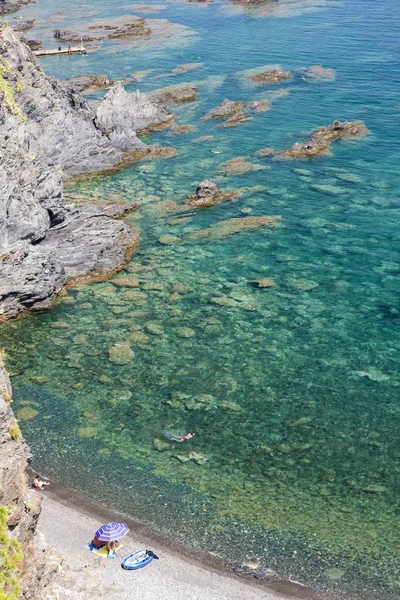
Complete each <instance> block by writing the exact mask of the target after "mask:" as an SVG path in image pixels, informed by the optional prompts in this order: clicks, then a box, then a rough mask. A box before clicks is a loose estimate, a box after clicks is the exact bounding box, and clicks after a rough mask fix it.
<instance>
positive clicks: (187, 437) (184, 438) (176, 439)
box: [171, 433, 196, 442]
mask: <svg viewBox="0 0 400 600" xmlns="http://www.w3.org/2000/svg"><path fill="white" fill-rule="evenodd" d="M194 435H196V434H195V433H186V434H185V435H180V436H175V437H173V438H171V440H174V442H186V441H187V440H190V439H191V438H192V437H193V436H194Z"/></svg>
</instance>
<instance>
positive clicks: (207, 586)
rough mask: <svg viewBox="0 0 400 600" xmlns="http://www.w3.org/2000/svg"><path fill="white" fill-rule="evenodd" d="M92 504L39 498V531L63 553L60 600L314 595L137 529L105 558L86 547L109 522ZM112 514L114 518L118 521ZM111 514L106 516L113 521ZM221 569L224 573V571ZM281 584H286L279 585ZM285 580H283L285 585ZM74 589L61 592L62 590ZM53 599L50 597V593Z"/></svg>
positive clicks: (250, 599) (245, 599) (259, 599)
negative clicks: (238, 571)
mask: <svg viewBox="0 0 400 600" xmlns="http://www.w3.org/2000/svg"><path fill="white" fill-rule="evenodd" d="M94 510H95V509H94V507H93V506H91V507H89V506H86V507H79V506H77V504H76V503H74V502H73V501H72V502H71V498H70V497H69V498H68V497H66V498H62V497H61V498H60V497H58V496H57V495H55V494H54V493H51V492H50V491H49V492H47V491H46V493H45V495H44V498H43V511H42V515H41V517H40V519H39V527H38V531H39V535H40V534H44V536H45V538H46V542H47V543H48V544H49V545H51V546H52V547H53V548H54V549H55V551H56V554H58V555H59V556H61V557H62V559H63V561H64V562H63V565H62V568H61V574H62V578H61V580H62V584H61V586H60V589H58V588H56V590H55V591H53V592H52V593H53V594H54V597H55V598H56V597H57V598H61V599H63V598H64V597H65V598H66V597H70V598H73V599H75V598H76V599H80V598H81V599H82V600H91V599H92V598H93V599H94V598H103V597H106V596H107V597H108V598H111V599H112V598H114V599H115V600H117V599H118V600H128V598H129V599H130V600H133V599H136V598H137V599H139V598H140V600H178V599H181V598H185V600H284V599H286V600H287V599H288V598H295V597H296V598H309V599H310V598H314V599H316V598H317V597H318V595H315V594H314V593H313V592H312V591H311V590H309V589H307V588H303V587H300V586H294V588H293V589H291V586H290V584H289V588H290V589H286V590H285V588H284V590H285V591H287V592H288V593H284V594H282V593H279V592H277V591H275V590H269V589H266V586H265V584H262V583H260V582H257V581H256V580H255V579H251V580H249V581H246V580H242V579H240V578H239V577H238V576H237V575H234V574H232V573H231V572H230V571H229V568H228V567H226V566H225V567H223V566H221V565H220V566H218V565H217V566H213V565H212V564H211V559H209V562H210V564H203V562H200V561H199V560H196V559H194V558H193V557H192V556H190V555H189V553H188V554H183V553H182V550H181V551H178V550H175V549H173V548H171V547H168V546H167V545H165V541H163V540H162V539H161V538H160V539H159V540H157V536H156V537H154V538H153V539H149V537H148V535H146V533H145V532H143V531H141V528H140V527H138V528H135V527H132V523H129V524H130V526H131V532H130V533H129V534H128V536H126V537H125V538H124V540H123V548H121V549H120V550H119V553H118V558H117V560H109V559H107V558H103V557H100V556H98V555H97V554H95V553H92V552H90V551H89V550H88V549H87V548H86V545H87V544H88V542H90V540H91V539H92V537H93V533H94V531H96V529H97V528H98V527H99V526H100V525H101V524H103V523H104V522H107V520H106V521H105V519H106V516H109V517H111V515H107V514H106V510H104V511H103V510H102V509H101V508H100V507H99V508H98V512H97V514H96V513H95V512H94ZM118 517H119V515H118V514H114V516H113V517H112V518H114V519H115V520H119V519H118ZM112 518H109V519H108V520H112ZM144 548H150V549H152V550H153V551H154V552H155V553H156V554H158V555H159V560H158V561H156V560H154V561H153V562H152V563H151V564H150V565H148V566H147V567H145V568H143V569H140V570H138V571H134V572H129V571H124V570H123V569H122V568H121V566H120V563H121V560H122V559H123V558H124V557H125V556H127V555H128V554H130V553H132V552H134V551H135V550H139V549H144ZM224 571H225V572H224ZM278 585H279V586H285V582H282V583H280V584H278ZM287 585H288V584H286V586H287ZM64 586H65V588H66V589H68V590H70V591H72V595H71V594H64V593H63V590H62V589H61V588H63V587H64ZM49 597H51V598H53V595H51V596H49Z"/></svg>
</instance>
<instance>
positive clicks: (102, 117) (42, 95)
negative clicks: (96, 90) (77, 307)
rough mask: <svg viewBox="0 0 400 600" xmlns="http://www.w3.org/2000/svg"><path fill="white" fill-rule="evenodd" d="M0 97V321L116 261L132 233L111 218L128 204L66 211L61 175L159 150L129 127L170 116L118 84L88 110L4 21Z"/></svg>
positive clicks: (134, 237)
mask: <svg viewBox="0 0 400 600" xmlns="http://www.w3.org/2000/svg"><path fill="white" fill-rule="evenodd" d="M0 95H1V105H0V159H1V164H2V169H1V171H0V198H1V201H0V279H1V286H0V318H2V319H4V318H8V317H13V316H16V315H17V314H19V313H20V312H22V311H24V310H26V309H43V308H47V307H48V306H49V305H50V303H51V299H52V298H53V297H54V296H55V295H56V294H57V293H58V292H59V291H60V290H61V288H62V286H63V285H64V284H65V283H66V282H67V281H70V280H71V279H72V278H74V279H76V278H86V277H89V276H91V275H94V276H104V275H106V274H107V273H110V272H112V271H114V270H115V269H117V268H118V267H119V266H120V264H121V262H122V261H123V259H124V256H125V254H126V252H127V250H128V249H129V248H131V247H133V246H135V244H137V242H138V239H139V236H138V231H137V230H135V229H132V228H131V227H129V226H128V225H127V224H125V223H123V222H119V221H116V220H115V217H118V216H120V215H122V214H123V213H124V212H126V211H127V210H130V209H132V208H136V205H135V204H133V205H132V204H130V205H118V206H117V208H115V207H111V208H107V207H104V206H96V207H90V206H89V207H86V208H84V209H74V208H72V207H70V206H68V205H67V204H66V202H65V200H64V198H63V179H70V178H72V177H75V176H81V175H83V174H88V173H100V172H104V171H111V170H115V169H118V168H120V167H121V166H124V165H125V164H129V163H130V162H133V161H135V160H137V159H138V158H140V157H141V156H143V155H146V154H149V153H151V152H154V153H155V154H157V155H162V149H161V148H159V147H151V146H147V145H146V144H144V143H143V142H142V141H141V140H139V138H138V137H137V135H136V132H135V128H137V129H147V128H150V127H151V126H158V125H159V124H160V123H163V122H165V121H168V120H169V118H170V117H169V116H168V115H167V114H166V112H165V110H164V109H163V108H162V107H161V106H160V105H158V104H157V105H156V104H153V103H152V102H151V101H150V100H149V99H148V98H147V97H146V96H145V95H143V94H140V93H139V92H138V93H136V94H127V93H126V92H125V91H124V90H123V88H122V86H121V84H116V86H115V87H113V88H112V89H111V90H110V91H109V92H108V94H107V95H106V97H105V99H104V100H103V102H102V103H101V104H100V106H99V107H98V109H97V113H95V112H94V110H93V109H92V108H91V107H90V106H89V104H88V103H87V102H86V101H85V100H84V98H83V97H82V96H81V95H80V94H79V93H78V92H76V91H74V90H71V89H69V90H64V89H63V88H62V87H61V86H60V84H59V83H58V82H57V81H56V80H55V79H54V78H52V77H46V76H45V75H44V73H43V72H42V70H41V67H40V65H39V63H38V62H37V60H36V58H35V57H34V56H33V54H32V52H31V51H30V49H29V48H28V47H27V46H26V45H25V44H24V43H22V42H21V41H20V40H19V38H18V37H17V34H15V33H14V32H13V30H12V29H11V28H10V27H8V26H6V25H4V26H3V27H2V28H1V30H0ZM121 115H122V117H123V118H122V119H121ZM167 150H168V152H169V150H170V149H167ZM168 152H167V153H168Z"/></svg>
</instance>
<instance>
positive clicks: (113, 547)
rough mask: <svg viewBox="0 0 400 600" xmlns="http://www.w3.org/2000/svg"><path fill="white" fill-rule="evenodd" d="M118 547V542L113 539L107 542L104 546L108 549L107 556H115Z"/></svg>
mask: <svg viewBox="0 0 400 600" xmlns="http://www.w3.org/2000/svg"><path fill="white" fill-rule="evenodd" d="M119 547H120V543H119V542H118V541H117V540H115V541H113V542H107V544H106V548H107V550H108V555H107V558H117V550H118V548H119Z"/></svg>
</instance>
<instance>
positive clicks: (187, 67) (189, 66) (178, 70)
mask: <svg viewBox="0 0 400 600" xmlns="http://www.w3.org/2000/svg"><path fill="white" fill-rule="evenodd" d="M200 67H204V63H202V62H199V63H196V62H193V63H184V64H183V65H178V66H177V67H175V69H172V71H171V74H172V75H182V74H183V73H187V72H188V71H193V70H194V69H199V68H200Z"/></svg>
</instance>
